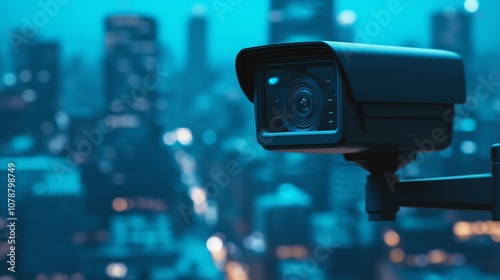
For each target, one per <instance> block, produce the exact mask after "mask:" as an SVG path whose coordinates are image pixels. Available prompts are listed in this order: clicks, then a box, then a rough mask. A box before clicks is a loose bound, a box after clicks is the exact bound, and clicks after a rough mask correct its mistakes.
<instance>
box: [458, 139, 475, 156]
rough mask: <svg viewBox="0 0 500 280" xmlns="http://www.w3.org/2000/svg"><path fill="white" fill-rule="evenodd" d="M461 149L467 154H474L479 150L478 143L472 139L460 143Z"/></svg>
mask: <svg viewBox="0 0 500 280" xmlns="http://www.w3.org/2000/svg"><path fill="white" fill-rule="evenodd" d="M460 150H461V151H462V153H464V154H467V155H470V154H474V153H476V152H477V144H476V142H474V141H470V140H467V141H463V142H462V144H460Z"/></svg>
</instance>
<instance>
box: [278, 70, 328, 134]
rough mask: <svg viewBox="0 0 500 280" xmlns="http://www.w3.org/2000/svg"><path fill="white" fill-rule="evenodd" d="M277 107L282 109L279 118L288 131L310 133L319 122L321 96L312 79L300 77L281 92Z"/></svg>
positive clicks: (321, 108)
mask: <svg viewBox="0 0 500 280" xmlns="http://www.w3.org/2000/svg"><path fill="white" fill-rule="evenodd" d="M279 107H281V108H284V110H283V111H282V115H281V116H280V117H281V119H282V121H283V124H284V125H285V126H286V128H287V129H288V130H289V131H312V130H316V129H317V128H318V126H319V124H320V121H321V117H322V114H323V96H322V93H321V90H320V88H319V86H318V85H317V84H316V82H315V81H314V80H313V79H311V78H310V77H300V78H298V79H295V80H293V81H292V82H291V83H290V84H289V85H288V87H287V89H286V90H284V91H283V94H282V96H281V98H280V102H279ZM279 107H278V108H279Z"/></svg>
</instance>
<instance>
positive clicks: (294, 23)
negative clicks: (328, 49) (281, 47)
mask: <svg viewBox="0 0 500 280" xmlns="http://www.w3.org/2000/svg"><path fill="white" fill-rule="evenodd" d="M333 2H334V1H333V0H311V1H301V0H272V1H271V11H270V12H269V16H268V17H269V23H270V30H269V41H270V43H285V42H297V41H315V40H316V41H317V40H332V39H333V36H334V29H335V28H334V27H335V23H334V17H333V14H334V13H333V9H334V5H333Z"/></svg>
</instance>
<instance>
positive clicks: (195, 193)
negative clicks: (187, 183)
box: [189, 187, 207, 204]
mask: <svg viewBox="0 0 500 280" xmlns="http://www.w3.org/2000/svg"><path fill="white" fill-rule="evenodd" d="M189 195H190V197H191V200H193V202H194V203H195V204H203V203H205V201H206V199H207V193H206V191H205V190H204V189H202V188H200V187H194V188H191V190H190V191H189Z"/></svg>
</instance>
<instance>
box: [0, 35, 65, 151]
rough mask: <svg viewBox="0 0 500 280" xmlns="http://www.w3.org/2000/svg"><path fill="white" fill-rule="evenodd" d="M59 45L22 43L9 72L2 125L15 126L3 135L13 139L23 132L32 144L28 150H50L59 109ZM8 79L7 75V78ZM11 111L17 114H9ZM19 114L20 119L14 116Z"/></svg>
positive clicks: (5, 137) (7, 139)
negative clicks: (16, 125) (12, 69)
mask: <svg viewBox="0 0 500 280" xmlns="http://www.w3.org/2000/svg"><path fill="white" fill-rule="evenodd" d="M59 68H60V48H59V44H58V43H56V42H38V41H33V42H30V43H28V44H26V45H24V46H23V48H22V49H21V50H20V51H19V53H17V54H16V55H15V56H14V73H9V74H7V75H8V76H9V78H8V80H9V86H8V89H7V91H8V93H7V95H5V96H3V97H2V99H4V102H2V106H3V107H4V109H5V110H2V112H1V114H4V113H5V114H6V117H3V118H1V119H2V121H1V122H2V123H4V122H5V125H3V127H11V126H15V124H13V123H12V121H15V122H17V123H18V127H17V128H16V129H9V131H8V132H6V133H5V134H4V135H3V137H2V142H3V141H10V140H12V138H13V137H16V136H19V135H22V136H23V137H26V139H29V140H28V141H29V142H31V143H32V144H31V145H30V146H31V148H29V149H27V150H26V151H25V152H28V151H29V152H35V153H40V152H41V153H43V152H46V151H47V150H48V142H49V139H50V138H51V137H53V136H55V134H56V132H57V125H56V122H55V115H56V113H57V111H58V110H59V103H58V100H59V91H60V90H59V83H60V73H59V71H60V70H59ZM4 80H5V79H4ZM9 114H14V115H10V116H9ZM16 114H19V116H18V117H19V119H16V120H13V117H15V116H16Z"/></svg>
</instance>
